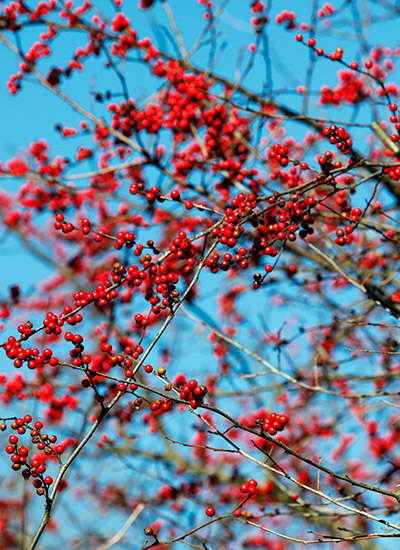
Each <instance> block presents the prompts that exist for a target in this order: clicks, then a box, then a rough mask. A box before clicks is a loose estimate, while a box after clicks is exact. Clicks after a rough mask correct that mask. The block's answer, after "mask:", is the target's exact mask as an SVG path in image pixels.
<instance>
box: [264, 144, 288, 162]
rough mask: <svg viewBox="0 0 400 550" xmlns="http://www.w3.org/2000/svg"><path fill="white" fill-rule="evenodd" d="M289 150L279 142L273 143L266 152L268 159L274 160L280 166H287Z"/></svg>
mask: <svg viewBox="0 0 400 550" xmlns="http://www.w3.org/2000/svg"><path fill="white" fill-rule="evenodd" d="M288 155H289V150H288V148H287V147H284V146H283V145H281V144H280V143H274V144H273V146H272V149H271V151H270V152H269V153H268V158H269V159H270V160H276V161H278V162H279V164H280V165H281V166H287V165H288V164H289V157H288Z"/></svg>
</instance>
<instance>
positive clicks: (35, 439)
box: [0, 414, 64, 495]
mask: <svg viewBox="0 0 400 550" xmlns="http://www.w3.org/2000/svg"><path fill="white" fill-rule="evenodd" d="M31 422H32V417H31V415H29V414H27V415H25V416H24V417H23V418H16V419H15V420H14V421H13V422H12V423H11V428H12V429H13V430H15V431H16V432H17V433H18V435H23V434H24V433H25V432H26V430H27V429H30V436H31V440H32V443H33V444H34V445H36V447H37V449H38V450H39V451H43V452H44V453H45V454H46V455H51V454H54V453H57V454H61V453H62V452H63V451H64V447H63V446H62V445H56V446H54V447H51V445H54V443H56V441H57V437H56V436H55V435H50V436H49V435H48V434H46V433H41V429H42V428H43V422H40V421H37V422H35V423H34V427H33V428H30V427H29V424H30V423H31ZM0 429H1V431H5V430H6V429H7V425H6V424H4V423H3V424H1V426H0ZM8 442H9V444H8V445H7V446H6V449H5V451H6V453H7V454H9V455H10V458H11V462H12V469H13V470H16V471H17V470H20V469H21V467H24V466H25V469H24V470H22V472H21V473H22V477H23V478H24V479H25V480H28V479H29V478H31V477H32V478H34V480H33V486H34V487H35V489H36V492H37V494H38V495H43V494H44V493H45V492H46V490H47V487H48V486H49V485H51V484H52V483H53V478H52V477H50V476H46V477H43V474H44V473H45V471H46V466H45V464H44V462H43V460H40V459H39V458H34V459H32V461H31V462H30V463H29V462H28V455H29V449H28V448H27V447H25V446H23V445H20V444H19V437H18V436H17V435H14V434H13V435H10V437H9V438H8Z"/></svg>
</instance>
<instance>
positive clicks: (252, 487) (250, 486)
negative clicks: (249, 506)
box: [240, 479, 257, 495]
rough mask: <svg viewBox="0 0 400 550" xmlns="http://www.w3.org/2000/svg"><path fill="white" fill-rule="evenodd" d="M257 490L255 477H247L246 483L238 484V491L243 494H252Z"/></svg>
mask: <svg viewBox="0 0 400 550" xmlns="http://www.w3.org/2000/svg"><path fill="white" fill-rule="evenodd" d="M256 491H257V481H256V480H255V479H249V481H248V482H247V483H242V485H241V486H240V492H241V493H244V494H249V495H254V493H255V492H256Z"/></svg>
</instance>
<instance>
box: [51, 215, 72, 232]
mask: <svg viewBox="0 0 400 550" xmlns="http://www.w3.org/2000/svg"><path fill="white" fill-rule="evenodd" d="M54 229H57V231H59V230H61V231H62V232H63V233H71V231H73V230H74V226H73V225H72V223H69V222H65V223H64V214H61V213H59V214H57V215H56V221H55V223H54Z"/></svg>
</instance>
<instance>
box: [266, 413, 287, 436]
mask: <svg viewBox="0 0 400 550" xmlns="http://www.w3.org/2000/svg"><path fill="white" fill-rule="evenodd" d="M288 421H289V418H288V417H287V416H286V414H277V413H274V412H273V413H271V414H270V415H269V417H268V418H265V419H264V421H263V424H262V428H263V430H264V431H265V432H268V433H269V435H276V434H277V433H278V432H282V431H283V430H284V428H285V426H286V424H287V423H288Z"/></svg>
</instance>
